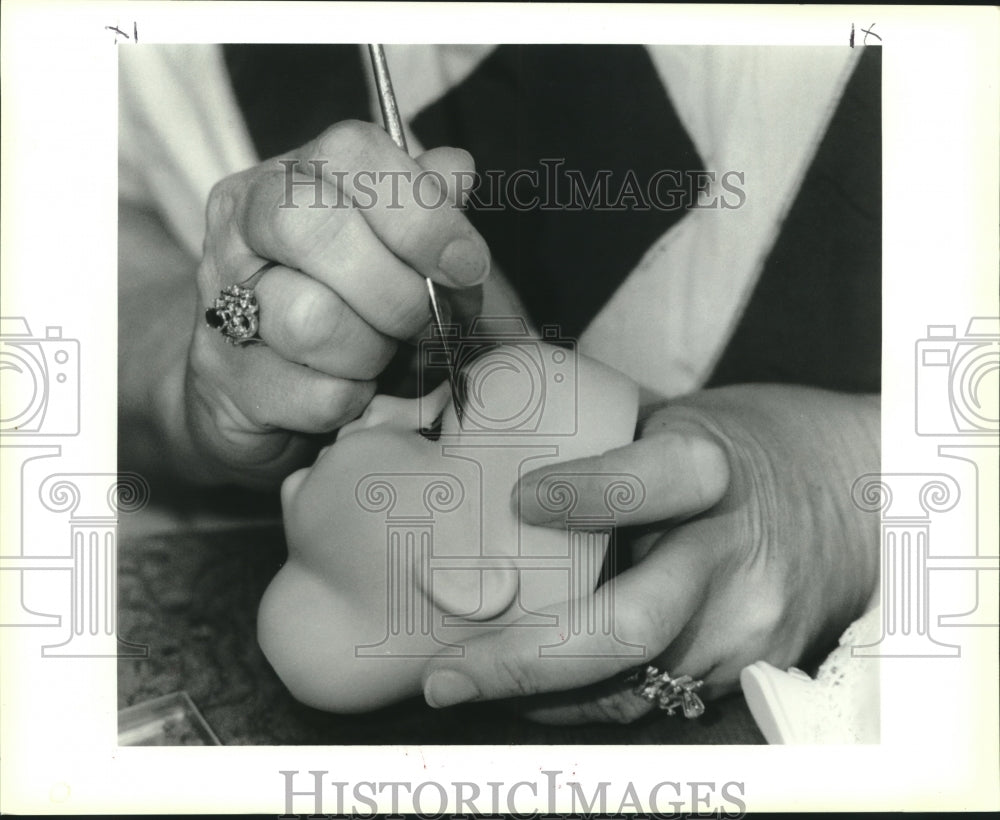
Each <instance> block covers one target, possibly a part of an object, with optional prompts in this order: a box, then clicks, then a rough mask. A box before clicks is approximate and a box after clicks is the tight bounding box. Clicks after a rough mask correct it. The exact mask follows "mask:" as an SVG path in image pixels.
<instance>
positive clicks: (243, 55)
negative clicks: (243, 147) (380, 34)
mask: <svg viewBox="0 0 1000 820" xmlns="http://www.w3.org/2000/svg"><path fill="white" fill-rule="evenodd" d="M222 53H223V55H224V57H225V61H226V68H227V69H228V71H229V76H230V79H231V81H232V84H233V91H234V92H235V93H236V99H237V101H238V102H239V105H240V109H241V110H242V111H243V116H244V118H245V119H246V122H247V127H248V129H249V131H250V137H251V139H252V140H253V144H254V146H255V147H256V148H257V154H258V155H259V156H260V157H261V158H262V159H266V158H268V157H273V156H276V155H277V154H282V153H284V152H285V151H288V150H290V149H292V148H295V147H297V146H299V145H302V144H303V143H305V142H307V141H308V140H311V139H312V138H313V137H315V136H317V135H318V134H320V133H321V132H322V131H323V130H324V129H326V128H327V127H329V126H330V125H332V124H333V123H335V122H338V121H340V120H347V119H356V120H370V119H371V111H370V110H369V105H368V86H367V84H366V80H365V70H366V67H365V65H364V62H363V60H364V59H365V52H364V51H363V50H362V47H361V46H358V45H353V44H348V45H324V44H320V45H313V44H308V45H304V44H295V43H292V44H274V45H272V44H265V43H229V44H226V45H224V46H223V47H222Z"/></svg>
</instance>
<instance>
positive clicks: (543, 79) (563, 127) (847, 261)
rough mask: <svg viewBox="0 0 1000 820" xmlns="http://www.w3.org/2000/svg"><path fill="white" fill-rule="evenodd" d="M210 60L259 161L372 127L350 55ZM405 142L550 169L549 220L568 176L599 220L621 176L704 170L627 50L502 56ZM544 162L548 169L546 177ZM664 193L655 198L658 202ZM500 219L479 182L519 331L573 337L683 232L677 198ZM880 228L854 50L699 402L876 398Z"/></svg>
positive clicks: (511, 49) (240, 50) (502, 213)
mask: <svg viewBox="0 0 1000 820" xmlns="http://www.w3.org/2000/svg"><path fill="white" fill-rule="evenodd" d="M225 53H226V64H227V66H228V68H229V70H230V73H231V75H232V77H233V85H234V88H235V89H236V93H237V98H238V100H239V101H240V105H241V106H242V108H243V110H244V112H245V114H246V118H247V123H248V126H249V128H250V131H251V134H252V136H253V139H254V142H255V144H256V145H257V146H258V150H259V151H260V153H261V155H262V156H271V155H274V154H276V153H280V152H282V151H284V150H287V149H289V148H291V147H294V146H295V145H297V144H301V143H302V142H304V141H306V140H307V139H310V138H312V137H313V136H315V135H316V134H317V133H319V131H321V130H322V129H323V128H325V127H326V126H328V125H329V124H330V123H332V122H334V121H336V120H339V119H344V118H350V117H354V118H362V119H364V118H368V119H371V114H370V113H369V112H368V108H367V98H366V85H365V80H364V72H365V71H366V70H367V67H366V66H365V65H364V62H363V60H364V59H365V57H364V52H363V50H362V49H361V47H357V46H297V45H296V46H272V45H266V46H265V45H227V46H225ZM317 100H322V105H317V104H316V101H317ZM413 129H414V131H415V132H416V133H417V135H418V136H419V137H420V139H421V142H422V143H423V144H424V145H425V146H426V147H428V148H432V147H436V146H440V145H455V146H458V147H462V148H465V149H466V150H468V151H470V152H471V153H472V154H473V156H474V157H475V158H476V163H477V168H478V170H479V171H480V173H481V174H482V173H483V172H485V171H487V170H492V171H494V172H500V173H503V174H504V175H505V178H506V179H509V178H510V174H512V173H513V172H514V171H517V170H521V169H525V170H528V171H536V172H537V173H538V174H539V176H540V178H544V175H545V174H546V173H547V172H551V169H552V168H555V167H556V166H555V162H554V161H558V160H563V161H564V162H563V164H562V165H561V166H559V167H558V168H557V172H558V174H559V175H561V177H560V181H561V183H562V185H561V187H560V189H559V192H558V193H557V194H553V193H552V191H551V189H549V195H550V197H551V198H552V199H553V200H555V203H556V204H557V205H559V204H565V203H566V202H567V201H569V199H570V196H569V191H568V189H567V187H566V179H565V177H564V175H565V172H566V171H567V170H571V171H574V172H579V173H580V175H581V179H582V180H584V181H585V182H586V183H591V182H592V181H593V180H594V179H596V178H598V172H599V171H605V172H610V177H609V181H608V182H609V184H608V195H609V198H610V200H611V201H612V202H613V201H614V200H616V199H617V198H618V197H619V194H620V193H621V189H622V186H623V185H624V184H625V180H626V172H628V171H630V170H631V171H632V172H633V173H634V175H635V179H636V180H637V181H638V182H639V185H640V188H642V187H644V186H645V185H646V183H647V182H648V181H649V179H650V177H651V176H652V175H653V174H654V173H655V172H656V171H660V170H678V171H697V170H699V169H701V168H702V165H703V163H702V161H701V160H700V158H699V157H698V154H697V151H696V149H695V147H694V145H693V143H692V142H691V140H690V138H689V137H688V135H687V133H686V132H685V131H684V128H683V126H682V125H681V123H680V121H679V119H678V117H677V114H676V112H675V111H674V109H673V106H672V105H671V103H670V100H669V98H668V97H667V95H666V93H665V91H664V89H663V87H662V85H661V83H660V80H659V77H658V76H657V74H656V72H655V70H654V67H653V65H652V63H651V61H650V58H649V56H648V54H647V52H646V51H645V49H644V48H642V47H641V46H580V45H571V46H511V45H507V46H500V47H498V48H497V49H496V50H495V51H493V52H492V53H491V54H490V55H489V56H488V57H487V58H486V59H485V60H484V61H483V62H482V63H480V64H479V66H477V68H476V69H475V70H474V71H473V72H472V73H471V74H470V75H469V76H468V77H467V78H466V79H465V80H464V81H463V82H462V83H460V84H459V85H458V86H456V87H455V88H453V89H451V90H450V91H449V92H448V93H446V94H445V95H444V96H443V97H442V98H440V99H439V100H437V101H435V102H434V103H431V104H430V105H429V106H428V107H426V108H425V109H424V110H423V111H421V112H420V113H419V114H418V116H417V117H416V118H415V120H414V121H413ZM542 160H551V161H553V162H551V163H550V164H549V166H548V168H547V167H546V166H545V165H544V164H543V163H542ZM714 170H716V171H717V172H721V171H722V170H725V169H714ZM670 184H671V182H670V180H667V181H666V182H665V183H664V185H663V186H662V187H661V188H660V189H659V192H660V195H661V198H662V199H663V200H666V199H667V198H668V194H669V188H670ZM493 187H495V186H493ZM544 192H545V186H544V184H543V183H542V182H541V179H540V180H539V184H537V185H536V184H534V183H530V184H527V185H522V186H521V187H520V188H518V189H517V190H516V191H514V192H513V193H514V195H515V196H518V195H519V196H520V197H521V199H522V200H526V199H527V198H529V197H530V196H531V195H532V194H533V193H541V194H542V195H543V197H544ZM499 201H500V202H501V203H502V204H505V205H506V206H508V207H504V208H502V209H500V210H492V209H491V208H490V207H489V206H490V205H491V204H492V200H491V188H490V185H489V179H487V178H484V179H483V180H482V181H481V184H480V187H479V188H477V189H476V190H475V191H474V194H473V204H472V206H471V208H470V210H469V216H470V219H471V220H472V222H473V223H474V224H475V225H476V227H477V228H478V229H479V230H480V232H481V233H482V234H483V236H484V237H485V238H486V240H487V242H488V243H489V245H490V247H491V249H492V251H493V253H494V255H495V256H496V258H497V260H498V261H499V263H500V265H501V266H502V268H503V270H504V272H505V274H506V275H507V276H508V277H509V278H510V280H511V283H512V284H513V285H514V287H515V288H516V289H517V291H518V293H519V294H520V295H521V298H522V299H523V301H524V302H525V305H526V307H527V309H528V311H529V313H530V315H531V318H532V320H533V321H534V322H535V323H536V324H539V325H541V324H555V325H558V326H559V327H560V329H561V332H562V333H563V334H564V336H568V337H575V336H576V335H577V334H579V333H580V332H582V330H583V329H585V328H586V326H587V324H589V322H590V321H591V320H592V319H593V318H594V316H596V315H597V313H598V312H599V311H600V310H601V308H602V307H603V306H604V304H606V302H607V301H608V299H609V298H610V297H611V296H612V294H613V293H614V291H615V290H616V289H617V287H618V286H619V285H620V284H621V282H622V281H623V280H624V278H625V277H626V276H627V275H628V274H629V272H630V271H631V270H632V269H633V268H634V266H635V265H636V263H637V262H638V261H639V259H640V258H641V256H642V255H643V253H645V251H646V250H647V249H648V248H649V246H650V245H651V244H652V243H653V242H655V241H656V240H657V239H658V238H659V237H660V236H661V235H662V234H663V233H664V232H665V231H666V230H667V229H668V228H669V227H671V226H672V225H673V224H675V223H676V222H677V221H678V220H679V219H680V218H681V217H682V216H683V215H684V213H685V212H686V211H685V208H686V207H687V205H688V204H689V203H690V192H689V191H687V190H684V191H681V192H680V195H679V196H678V197H677V205H678V207H677V208H674V209H672V210H667V209H662V208H658V207H652V208H650V209H648V210H637V209H635V208H626V209H622V210H610V211H609V210H598V209H596V208H585V209H579V210H572V209H569V208H566V207H555V208H548V209H543V208H540V207H535V208H530V209H524V208H516V207H509V206H510V205H511V203H510V201H509V198H507V197H502V198H501V199H500V200H499ZM626 202H627V200H626V199H622V200H621V202H620V203H619V204H621V205H624V204H626ZM477 203H478V204H477ZM745 207H752V202H748V203H747V205H746V206H745ZM881 211H882V208H881V50H880V49H879V48H877V47H867V48H866V49H865V51H864V53H863V54H862V56H861V59H860V61H859V64H858V66H857V69H856V70H855V72H854V75H853V76H852V78H851V80H850V81H849V83H848V86H847V88H846V90H845V93H844V96H843V99H842V100H841V102H840V104H839V107H838V109H837V110H836V112H835V114H834V116H833V119H832V121H831V124H830V127H829V129H828V133H827V134H826V136H825V137H824V139H823V140H822V142H821V144H820V146H819V149H818V151H817V155H816V157H815V160H814V162H813V163H812V166H811V167H810V169H809V171H808V172H807V174H806V177H805V179H804V181H803V185H802V187H801V189H800V191H799V192H798V194H797V196H796V198H795V201H794V203H793V205H792V207H791V209H790V211H789V214H788V216H787V218H786V220H785V223H784V225H783V226H782V229H781V231H780V233H779V236H778V238H777V240H776V242H775V245H774V247H773V248H772V250H771V252H770V254H769V256H768V258H767V260H766V263H765V266H764V270H763V271H762V274H761V277H760V280H759V282H758V285H757V287H756V289H755V291H754V293H753V294H752V296H751V298H750V301H749V303H748V305H747V307H746V310H745V311H744V313H743V315H742V316H741V317H740V319H739V320H738V322H737V324H736V327H735V329H734V333H733V335H732V337H731V338H730V340H729V342H728V344H727V345H726V347H725V349H724V352H723V354H722V355H721V357H720V359H719V361H718V362H717V364H716V366H715V368H714V371H713V373H712V376H711V378H710V380H709V386H718V385H725V384H734V383H745V382H754V381H757V382H761V381H767V382H785V383H796V384H806V385H813V386H819V387H826V388H829V389H837V390H849V391H878V390H879V389H880V380H881V263H882V259H881V256H882V254H881Z"/></svg>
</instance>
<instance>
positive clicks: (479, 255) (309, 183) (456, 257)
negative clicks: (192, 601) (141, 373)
mask: <svg viewBox="0 0 1000 820" xmlns="http://www.w3.org/2000/svg"><path fill="white" fill-rule="evenodd" d="M279 160H285V161H287V162H288V163H290V162H291V161H293V160H294V161H295V162H296V164H295V165H294V166H292V165H291V164H288V165H287V167H286V166H285V165H282V164H281V162H280V161H279ZM290 168H293V169H294V177H293V178H290V177H289V169H290ZM425 170H433V171H435V172H436V173H434V174H430V175H429V174H423V175H422V176H421V174H422V172H423V171H425ZM472 170H473V163H472V159H471V157H470V156H469V155H468V154H467V153H466V152H464V151H461V150H459V149H450V148H441V149H435V150H433V151H428V152H427V153H425V154H423V155H422V156H420V157H418V158H416V159H411V158H410V157H409V156H408V155H407V154H406V153H405V152H403V151H401V150H400V149H399V148H397V147H396V145H395V144H394V143H393V142H392V140H391V139H390V138H389V136H388V135H387V134H385V133H384V132H383V131H382V130H381V129H380V128H378V127H377V126H375V125H372V124H370V123H361V122H354V121H347V122H342V123H338V124H337V125H335V126H333V127H331V128H329V129H328V130H327V131H325V132H324V133H323V134H321V135H320V136H319V137H317V138H316V139H315V140H313V141H311V142H310V143H308V144H306V145H304V146H302V147H301V148H299V149H296V150H294V151H291V152H289V153H288V154H286V155H284V156H283V157H278V158H275V159H271V160H268V161H266V162H263V163H261V164H260V165H258V166H256V167H254V168H251V169H249V170H247V171H244V172H242V173H239V174H235V175H233V176H231V177H227V178H226V179H224V180H222V181H221V182H219V183H218V184H217V185H216V186H215V188H214V189H213V191H212V193H211V196H210V199H209V202H208V212H207V233H206V238H205V244H204V254H203V258H202V260H201V263H200V265H199V268H198V275H197V278H198V292H199V303H198V305H197V306H196V317H195V328H194V331H193V336H192V339H191V344H190V348H189V352H188V357H187V367H186V371H185V373H184V374H183V376H182V378H180V380H179V381H180V383H179V384H172V385H171V386H170V387H171V390H172V391H173V394H176V398H174V397H173V394H171V397H170V398H169V399H168V400H174V401H177V400H179V401H181V402H182V403H183V406H182V407H181V408H180V409H179V410H178V411H177V413H176V415H177V417H178V418H181V419H183V425H182V428H183V433H184V435H179V436H178V437H177V440H178V441H184V442H185V443H186V444H187V445H188V449H189V451H190V454H191V456H192V457H191V458H190V459H189V461H190V462H191V463H192V464H196V465H197V466H198V470H197V472H199V476H194V477H196V478H197V477H200V478H202V480H205V481H208V482H227V481H233V482H236V483H240V484H244V485H250V486H261V487H268V486H276V485H277V484H278V482H280V480H281V479H282V478H284V477H285V476H286V475H287V474H288V473H289V472H291V471H292V470H293V469H294V468H296V467H299V466H301V465H302V464H303V463H306V461H307V460H308V459H309V458H310V457H312V456H313V455H314V454H315V452H316V450H317V449H318V444H317V442H316V439H315V434H325V433H329V432H331V431H333V430H336V429H337V428H339V427H340V426H341V425H343V424H344V423H346V422H348V421H350V420H351V419H353V418H356V417H357V416H358V415H359V414H360V413H361V411H362V410H363V409H364V407H365V406H366V405H367V403H368V402H369V401H370V399H371V398H372V396H373V395H374V392H375V378H376V377H377V376H378V375H379V373H381V372H382V370H383V369H384V368H385V367H386V365H387V364H388V363H389V361H390V359H391V358H392V356H393V354H394V353H395V351H396V348H397V345H398V343H399V342H400V341H405V340H413V339H415V338H417V337H419V336H420V335H421V334H422V333H423V332H425V331H426V329H427V328H428V326H429V323H430V318H431V317H430V309H429V305H428V298H427V290H426V282H425V277H429V278H431V279H432V280H434V281H435V282H436V283H438V284H439V285H440V286H441V288H442V292H443V293H450V294H453V295H455V296H456V299H455V308H456V314H464V313H472V312H474V311H475V310H476V309H477V306H478V300H479V298H480V297H479V289H478V288H475V287H473V286H475V285H477V284H478V283H480V282H481V281H482V280H483V279H484V278H485V277H486V276H487V274H488V273H489V269H490V258H489V251H488V249H487V247H486V244H485V242H484V241H483V239H482V237H480V236H479V234H478V233H477V232H476V231H475V229H474V228H472V226H471V224H470V223H469V222H468V220H467V219H466V218H465V216H464V215H463V213H462V212H461V210H460V208H459V207H458V204H460V203H457V201H456V199H457V198H460V197H461V196H462V188H461V180H462V179H463V177H462V176H461V175H462V174H468V173H471V171H472ZM333 172H336V173H333ZM359 174H361V177H358V175H359ZM359 178H360V179H362V180H363V181H364V183H365V185H366V186H367V187H368V188H369V189H373V190H374V194H372V193H369V192H367V191H359V190H358V189H357V187H356V186H355V185H354V182H355V181H356V180H357V179H359ZM317 179H318V180H320V187H319V188H317V187H316V185H314V184H313V183H314V182H315V181H316V180H317ZM442 181H443V184H444V185H447V186H449V187H448V188H447V189H442V187H441V185H442ZM292 183H294V184H292ZM417 185H419V193H418V192H417V190H416V186H417ZM317 202H318V203H320V207H316V203H317ZM438 202H440V203H442V204H441V205H440V206H439V207H426V203H438ZM289 206H293V207H289ZM267 262H273V263H277V264H275V265H274V266H273V267H271V268H269V269H268V270H266V271H265V272H264V273H263V274H262V275H261V277H260V278H259V280H257V282H256V285H255V293H256V296H257V299H258V302H259V304H260V330H259V333H260V336H261V337H262V339H263V341H264V342H265V343H266V344H264V345H253V346H247V347H234V346H231V345H228V344H225V343H224V340H223V338H222V337H221V336H220V334H219V332H218V331H217V330H215V329H212V328H210V327H207V326H206V323H205V318H204V310H205V306H206V305H211V304H212V303H213V302H214V299H215V297H216V296H217V295H218V294H219V291H220V290H222V289H223V288H226V287H228V286H230V285H232V284H236V283H240V282H243V281H245V280H246V279H247V278H248V277H250V276H251V275H252V274H254V273H255V272H256V271H257V270H258V269H260V268H261V266H262V265H264V264H265V263H267ZM449 289H450V290H449ZM463 289H464V290H465V292H464V293H462V291H463ZM175 432H177V431H175Z"/></svg>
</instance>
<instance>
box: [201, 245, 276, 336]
mask: <svg viewBox="0 0 1000 820" xmlns="http://www.w3.org/2000/svg"><path fill="white" fill-rule="evenodd" d="M276 264H277V263H276V262H267V263H265V264H264V265H261V266H260V267H259V268H258V269H257V270H256V271H254V272H253V273H252V274H251V275H250V276H248V277H247V278H246V279H244V280H243V281H242V282H240V283H238V284H235V285H230V286H229V287H227V288H223V289H222V290H221V291H219V295H218V296H217V297H216V298H215V302H214V303H213V304H212V305H210V306H209V307H208V308H206V309H205V322H206V324H207V325H208V326H209V327H211V328H214V329H215V330H218V331H219V332H220V333H221V334H222V336H223V337H224V338H225V340H226V341H227V342H228V343H229V344H232V345H237V346H242V345H249V344H263V339H261V337H260V333H259V332H258V331H259V330H260V305H259V304H258V302H257V295H256V293H255V292H254V288H255V287H256V285H257V282H258V281H259V280H260V277H261V276H262V275H263V274H264V271H266V270H268V269H269V268H273V267H274V266H275V265H276Z"/></svg>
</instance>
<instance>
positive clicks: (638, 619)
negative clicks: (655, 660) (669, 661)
mask: <svg viewBox="0 0 1000 820" xmlns="http://www.w3.org/2000/svg"><path fill="white" fill-rule="evenodd" d="M633 603H634V604H635V605H634V606H627V607H618V608H616V610H615V629H616V632H617V633H618V635H619V636H620V637H621V638H622V640H624V641H626V642H628V643H634V644H637V645H638V646H641V647H643V649H645V650H646V655H647V656H648V657H652V656H653V655H654V654H656V651H658V649H659V646H658V644H659V637H660V635H662V634H663V633H664V631H665V627H666V623H665V620H664V617H663V614H662V611H661V606H660V605H658V603H657V602H656V601H646V600H643V601H634V602H633Z"/></svg>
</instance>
